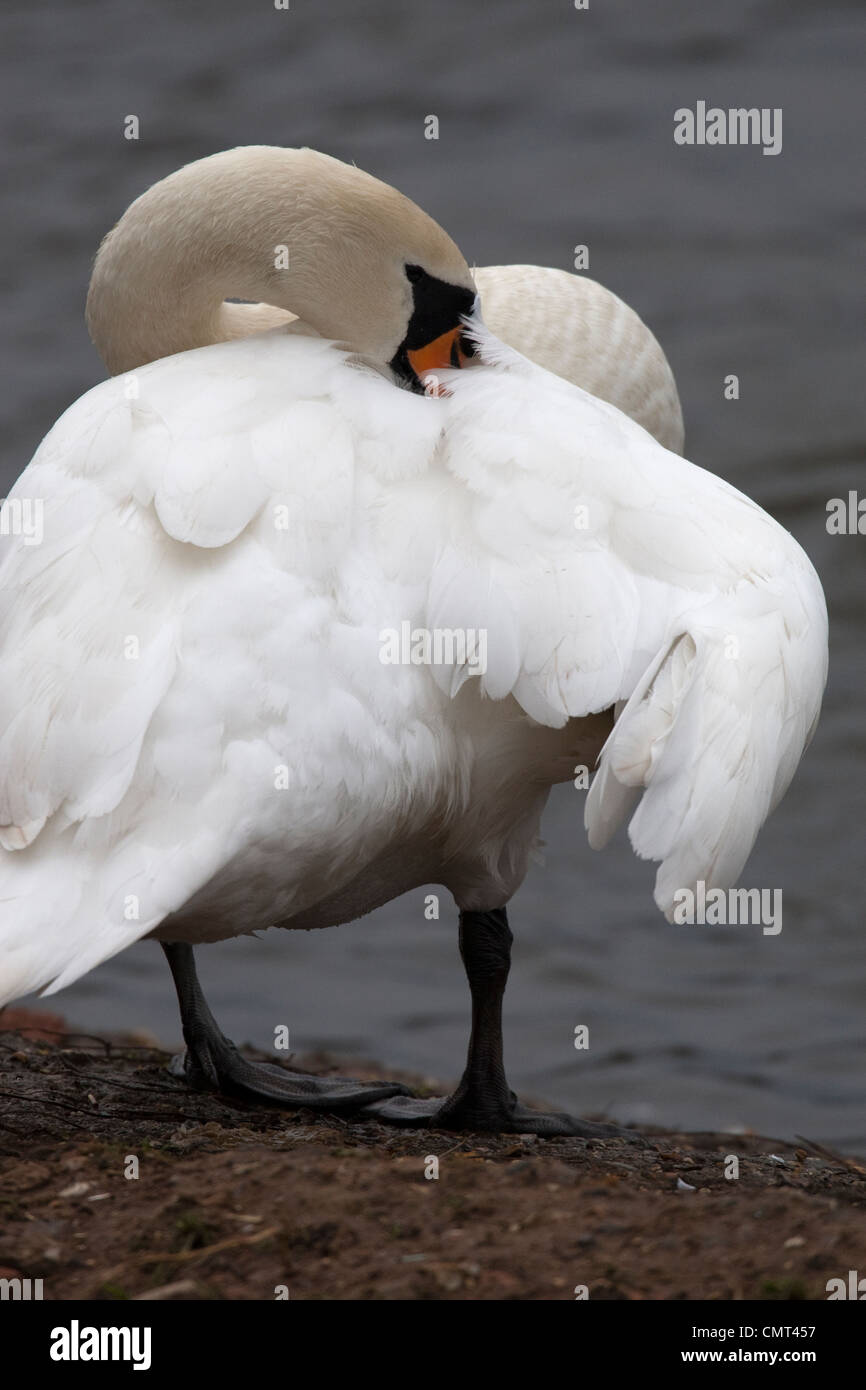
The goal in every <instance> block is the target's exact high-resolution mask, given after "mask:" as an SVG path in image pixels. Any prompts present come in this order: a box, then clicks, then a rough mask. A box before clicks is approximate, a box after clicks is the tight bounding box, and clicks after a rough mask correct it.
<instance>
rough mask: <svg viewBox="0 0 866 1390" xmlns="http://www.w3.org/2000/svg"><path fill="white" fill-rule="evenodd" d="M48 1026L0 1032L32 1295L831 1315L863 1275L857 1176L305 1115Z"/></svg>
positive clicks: (839, 1170)
mask: <svg viewBox="0 0 866 1390" xmlns="http://www.w3.org/2000/svg"><path fill="white" fill-rule="evenodd" d="M16 1021H17V1022H18V1023H22V1022H23V1023H28V1022H32V1020H28V1019H25V1018H23V1017H21V1016H19V1017H18V1018H17V1020H16V1018H15V1016H14V1015H13V1016H11V1017H10V1016H9V1015H7V1016H6V1019H5V1020H2V1019H0V1027H3V1026H8V1025H9V1024H10V1023H13V1022H16ZM62 1027H63V1024H62V1020H60V1019H58V1018H54V1019H52V1018H51V1017H50V1016H46V1015H43V1016H41V1018H40V1022H39V1025H38V1028H37V1030H36V1032H34V1031H32V1030H31V1031H29V1032H24V1033H22V1032H3V1033H0V1277H2V1276H6V1277H14V1276H16V1275H19V1276H21V1277H30V1278H41V1279H42V1280H43V1281H44V1282H43V1288H44V1297H45V1298H46V1299H72V1298H96V1299H141V1298H189V1299H273V1298H274V1297H275V1290H276V1289H277V1288H278V1286H284V1288H285V1289H286V1290H287V1291H288V1294H289V1296H290V1297H291V1298H302V1299H304V1298H315V1299H364V1300H366V1299H407V1298H408V1299H572V1298H574V1296H575V1292H574V1291H575V1287H576V1286H577V1285H585V1286H586V1288H587V1290H588V1293H589V1296H590V1297H591V1298H597V1299H657V1298H665V1299H699V1298H712V1299H743V1298H766V1299H776V1298H784V1299H824V1298H826V1290H825V1286H826V1282H827V1280H828V1279H829V1278H832V1277H836V1276H841V1277H846V1275H847V1271H848V1270H849V1269H858V1268H859V1269H864V1268H866V1165H864V1164H863V1163H861V1162H860V1161H859V1160H858V1161H855V1160H851V1159H844V1158H842V1157H839V1156H836V1155H832V1154H829V1153H827V1152H826V1151H824V1152H821V1151H818V1150H816V1149H815V1148H813V1147H809V1146H807V1145H806V1144H803V1145H800V1146H799V1147H791V1146H790V1145H788V1144H784V1143H782V1142H780V1141H777V1140H769V1139H763V1138H760V1137H758V1136H755V1135H737V1136H733V1135H724V1134H689V1135H686V1134H672V1133H664V1134H659V1133H655V1134H649V1133H647V1134H646V1135H645V1136H643V1138H642V1140H641V1141H640V1142H629V1141H627V1140H607V1141H605V1142H599V1141H592V1142H584V1141H581V1140H576V1139H557V1140H539V1139H535V1138H532V1137H526V1138H524V1137H520V1136H509V1137H506V1138H499V1137H491V1136H488V1135H461V1136H458V1135H448V1134H443V1133H437V1132H433V1131H406V1130H394V1129H391V1128H386V1127H385V1126H382V1125H379V1124H375V1123H372V1122H368V1121H365V1122H352V1121H346V1120H343V1119H337V1118H334V1117H330V1116H324V1117H312V1118H311V1116H310V1115H309V1114H303V1113H301V1112H284V1111H275V1110H271V1109H268V1108H265V1107H261V1106H252V1105H247V1104H244V1103H242V1102H240V1101H238V1102H230V1101H227V1100H224V1099H221V1098H217V1097H213V1096H210V1095H196V1094H192V1093H190V1092H189V1091H187V1090H186V1089H185V1088H184V1086H183V1085H182V1084H181V1083H180V1082H178V1081H176V1080H175V1079H174V1078H172V1077H171V1076H170V1075H169V1074H168V1072H167V1071H166V1061H167V1054H165V1053H164V1052H160V1051H158V1050H157V1049H155V1048H151V1047H146V1046H132V1045H129V1044H128V1043H116V1042H110V1041H108V1040H102V1039H95V1038H88V1037H83V1036H80V1035H75V1034H69V1035H66V1036H64V1035H63V1033H62V1032H61V1031H58V1032H56V1033H54V1035H53V1036H52V1030H53V1029H57V1030H62ZM300 1063H301V1064H302V1065H304V1066H305V1067H307V1068H308V1069H310V1070H317V1071H326V1070H333V1069H335V1068H334V1067H333V1064H332V1063H331V1062H330V1061H329V1059H327V1058H323V1057H318V1058H303V1059H300ZM297 1064H298V1063H297V1062H296V1065H297ZM351 1072H352V1074H354V1075H366V1076H370V1077H373V1076H382V1075H388V1076H392V1075H398V1076H400V1079H404V1080H410V1081H411V1080H412V1078H411V1077H406V1076H405V1075H400V1074H398V1073H393V1072H386V1071H382V1070H381V1069H379V1068H376V1067H373V1066H368V1067H366V1068H360V1067H358V1066H357V1065H356V1064H354V1063H353V1064H352V1066H351ZM730 1155H735V1156H736V1157H737V1158H738V1160H739V1176H738V1177H737V1178H736V1179H729V1178H726V1176H725V1172H726V1167H727V1170H728V1171H731V1169H732V1165H731V1163H730V1159H729V1156H730ZM431 1157H436V1158H438V1165H439V1176H438V1178H428V1177H426V1176H425V1170H428V1171H429V1170H430V1168H431V1166H432V1165H431V1164H430V1162H429V1159H430V1158H431ZM132 1159H135V1160H137V1164H136V1163H133V1162H131V1160H132ZM136 1167H137V1171H138V1176H137V1177H128V1176H125V1174H127V1173H132V1172H134V1171H135V1170H136Z"/></svg>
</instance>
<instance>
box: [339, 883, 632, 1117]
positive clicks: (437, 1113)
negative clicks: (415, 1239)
mask: <svg viewBox="0 0 866 1390" xmlns="http://www.w3.org/2000/svg"><path fill="white" fill-rule="evenodd" d="M511 942H512V935H511V929H510V928H509V926H508V918H507V916H506V912H505V908H504V907H500V908H495V909H494V910H493V911H490V912H461V914H460V954H461V956H462V958H463V964H464V966H465V967H466V975H467V978H468V980H469V989H470V991H471V993H472V1032H471V1034H470V1038H469V1053H468V1056H467V1059H466V1070H465V1071H464V1073H463V1076H462V1078H461V1081H460V1084H459V1085H458V1087H457V1089H456V1091H454V1093H453V1094H452V1095H450V1096H448V1098H447V1099H446V1100H441V1099H432V1100H415V1099H412V1098H409V1097H406V1096H394V1097H392V1098H390V1099H388V1100H382V1101H376V1102H375V1103H373V1104H371V1105H367V1106H365V1107H364V1113H365V1114H368V1115H375V1116H376V1117H377V1118H378V1119H382V1120H390V1121H391V1122H392V1123H393V1124H403V1125H424V1124H427V1125H431V1126H432V1127H433V1128H436V1129H468V1130H487V1131H490V1130H492V1131H494V1132H500V1133H511V1134H541V1135H547V1136H548V1137H554V1136H556V1135H577V1136H578V1137H580V1138H584V1139H597V1138H604V1139H609V1138H611V1137H613V1136H623V1135H625V1136H627V1137H628V1138H632V1139H633V1138H637V1135H635V1134H633V1133H630V1132H629V1131H628V1130H622V1129H619V1128H617V1126H616V1125H599V1124H590V1123H589V1122H588V1121H584V1120H578V1119H575V1118H574V1117H573V1116H571V1115H565V1114H562V1115H560V1114H544V1113H542V1112H541V1111H537V1110H529V1109H527V1107H526V1106H524V1105H520V1104H519V1103H518V1100H517V1097H516V1095H515V1094H514V1092H513V1091H512V1090H511V1089H510V1088H509V1085H508V1081H507V1080H506V1077H505V1067H504V1064H503V1060H502V997H503V995H504V994H505V985H506V982H507V980H508V972H509V969H510V967H511Z"/></svg>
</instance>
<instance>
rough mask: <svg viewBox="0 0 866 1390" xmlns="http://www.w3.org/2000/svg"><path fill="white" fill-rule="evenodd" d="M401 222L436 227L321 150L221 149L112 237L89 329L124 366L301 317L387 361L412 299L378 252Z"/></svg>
mask: <svg viewBox="0 0 866 1390" xmlns="http://www.w3.org/2000/svg"><path fill="white" fill-rule="evenodd" d="M398 217H402V218H403V219H404V220H405V219H406V218H407V217H408V218H410V219H412V218H416V219H417V218H423V219H424V223H425V224H429V225H430V226H431V227H434V228H435V224H434V223H430V220H429V219H428V218H426V216H425V215H424V214H422V213H421V212H420V209H417V208H415V207H414V205H413V204H411V203H409V200H408V199H404V198H403V197H402V196H401V195H400V194H398V193H396V191H395V190H394V189H391V188H388V186H387V185H386V184H382V183H380V182H379V180H378V179H374V178H372V177H371V176H370V175H368V174H364V173H362V172H361V171H360V170H359V169H355V168H354V167H352V166H349V165H345V164H342V163H341V162H340V161H339V160H336V159H332V158H330V156H328V155H323V154H319V153H318V152H317V151H315V150H306V149H301V150H290V149H281V148H277V147H271V146H266V145H265V146H246V147H242V148H240V149H236V150H227V151H224V152H223V153H221V154H216V155H211V156H210V157H209V158H207V159H202V160H199V161H197V162H196V163H194V164H189V165H187V166H186V167H185V168H183V169H179V170H178V171H177V172H176V173H174V174H171V175H169V177H168V178H166V179H163V180H162V181H161V182H160V183H157V184H155V185H154V186H153V187H152V188H150V189H148V191H147V192H146V193H144V194H142V196H141V197H140V198H138V199H137V200H136V201H135V202H134V203H133V204H132V206H131V207H130V208H129V209H128V210H127V211H126V213H124V215H123V217H122V218H121V219H120V221H119V222H118V224H117V226H116V227H115V228H114V229H113V230H112V231H111V232H109V234H108V236H107V237H106V238H105V240H104V241H103V243H102V246H101V247H100V249H99V252H98V254H97V257H96V261H95V264H94V268H93V276H92V278H91V282H90V290H89V293H88V298H87V325H88V328H89V330H90V335H91V337H92V339H93V342H94V344H95V346H96V348H97V350H98V352H99V353H100V356H101V357H102V359H103V361H104V362H105V364H106V366H107V367H108V369H109V371H111V372H112V373H118V372H126V371H131V370H132V369H133V368H135V367H138V366H142V365H143V364H144V363H146V362H151V361H153V360H154V359H156V358H159V357H166V356H169V355H171V354H173V353H177V352H185V351H187V350H188V349H190V348H197V347H204V346H207V345H209V344H211V343H216V342H221V341H224V340H226V339H231V338H237V337H245V336H247V335H248V334H249V333H253V332H261V331H262V330H263V329H264V328H270V327H274V326H276V325H277V324H280V323H289V322H290V321H291V319H292V318H293V317H297V318H299V319H300V320H301V323H300V324H299V325H298V329H299V330H301V331H311V330H312V331H313V332H315V333H318V334H321V335H322V336H323V337H328V338H335V339H339V340H340V341H343V342H346V343H347V345H348V346H350V347H351V348H353V349H354V350H356V351H358V352H363V353H367V354H369V355H371V356H372V357H374V358H380V360H383V361H385V362H387V361H389V360H390V355H391V354H392V353H393V352H394V351H396V349H397V347H398V345H399V341H400V336H401V335H400V333H399V332H398V328H399V326H400V320H401V318H402V316H403V312H404V306H403V305H402V304H398V303H396V302H393V303H392V302H389V301H387V300H386V298H385V296H383V293H382V289H381V284H382V279H383V276H382V269H381V257H382V256H383V254H384V253H383V247H386V246H387V243H388V239H389V231H390V229H391V228H392V227H393V225H394V224H395V222H396V220H397V218H398ZM435 230H436V232H437V233H438V235H439V236H440V237H442V238H444V235H445V234H444V233H442V232H441V229H438V228H436V229H435ZM447 240H448V241H449V244H451V243H450V239H447ZM376 257H379V258H380V259H379V260H376V259H375V258H376ZM377 286H378V288H377ZM401 293H402V291H401ZM406 293H407V295H408V289H407V291H406ZM227 299H241V300H248V301H253V303H252V304H250V303H248V304H226V303H225V301H226V300H227Z"/></svg>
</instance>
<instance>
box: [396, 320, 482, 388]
mask: <svg viewBox="0 0 866 1390" xmlns="http://www.w3.org/2000/svg"><path fill="white" fill-rule="evenodd" d="M462 337H463V328H462V327H458V328H449V330H448V332H447V333H443V334H441V336H440V337H438V338H434V339H433V341H432V343H425V345H424V347H420V348H411V349H409V350H407V352H406V356H407V357H408V359H409V365H410V366H411V368H412V370H413V372H414V373H415V375H416V376H417V378H418V380H419V381H420V382H421V384H422V386H425V387H428V380H427V379H429V378H430V377H431V376H432V377H435V375H436V373H437V372H439V371H441V370H442V368H443V367H462V366H464V365H465V364H466V363H467V362H468V361H469V360H470V357H469V354H468V353H466V352H464V351H463V347H462V343H461V340H462ZM428 391H429V394H430V395H434V396H442V395H445V394H446V393H445V389H444V387H442V386H440V385H439V384H438V382H436V381H431V382H430V383H429V387H428Z"/></svg>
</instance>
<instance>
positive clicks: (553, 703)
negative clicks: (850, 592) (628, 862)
mask: <svg viewBox="0 0 866 1390" xmlns="http://www.w3.org/2000/svg"><path fill="white" fill-rule="evenodd" d="M478 336H479V344H480V361H478V362H476V363H474V364H472V365H471V366H470V367H468V368H466V369H464V370H462V371H459V372H458V371H453V372H447V373H444V374H443V381H444V382H445V384H446V385H447V388H448V390H449V391H450V392H451V394H450V395H449V396H443V397H440V398H426V397H423V396H418V395H414V394H412V393H410V392H406V391H400V390H397V389H395V387H394V385H393V384H392V382H391V381H390V380H388V379H386V378H385V377H384V376H382V375H379V374H377V373H375V372H373V371H371V370H369V369H366V368H364V367H358V366H357V365H352V364H351V363H350V362H349V361H348V360H347V354H346V353H345V352H343V351H341V350H339V349H338V348H336V347H335V346H333V345H332V344H331V343H329V342H328V341H325V340H317V339H312V338H302V337H298V336H293V335H292V334H291V333H290V332H286V331H285V330H283V329H278V330H275V331H273V332H270V333H267V334H265V335H263V336H260V337H253V338H249V339H246V340H243V341H239V342H233V343H225V344H220V345H217V346H212V347H207V348H202V349H199V350H196V351H192V352H187V353H184V354H182V355H179V356H175V357H171V358H167V359H164V360H161V361H157V362H154V363H152V364H151V365H148V366H144V367H141V368H139V369H138V370H137V371H136V372H135V377H134V389H135V391H136V392H137V394H136V395H134V396H133V398H132V399H127V396H128V394H129V392H130V390H131V387H130V382H129V380H128V379H127V378H115V379H114V380H111V381H108V382H106V383H104V384H103V385H100V386H98V387H96V388H95V389H94V390H93V391H91V392H89V393H88V394H87V395H86V396H84V397H83V398H82V399H81V400H80V401H78V402H77V403H76V404H75V405H73V406H72V408H71V409H70V410H69V411H67V412H66V414H65V415H64V416H63V417H62V418H61V419H60V421H59V422H58V423H57V425H56V426H55V427H54V429H53V430H52V431H51V432H50V434H49V435H48V436H47V438H46V439H45V441H44V443H43V444H42V446H41V447H40V449H39V451H38V452H37V454H36V456H35V458H34V459H33V462H32V463H31V464H30V466H29V468H28V469H27V470H26V471H25V473H24V474H23V475H22V477H21V479H20V480H19V482H18V483H17V485H16V487H15V489H14V490H13V493H12V494H11V495H12V496H13V497H15V496H19V497H38V498H43V499H44V502H45V515H44V526H45V539H44V542H43V544H41V545H38V546H28V545H26V544H24V542H23V541H22V539H21V538H19V537H9V538H5V539H4V541H3V546H4V551H5V554H4V558H3V561H2V568H0V588H2V615H0V620H2V630H0V651H2V662H3V686H2V695H0V729H2V738H0V823H2V825H3V826H4V829H3V844H4V845H5V847H6V848H5V850H4V851H3V853H2V858H0V1002H2V1001H5V1000H8V999H10V998H14V997H16V996H17V995H20V994H23V993H24V992H27V991H30V990H33V989H41V988H43V987H46V986H48V987H50V988H51V989H59V988H62V987H63V986H64V985H66V984H69V983H70V982H71V981H73V980H74V979H76V978H77V977H78V976H79V975H81V974H82V973H83V972H84V971H86V970H88V969H90V968H92V967H93V966H95V965H97V964H98V963H99V962H100V961H102V960H105V959H106V958H108V957H109V956H111V955H113V954H115V953H116V952H117V951H120V950H121V949H123V948H124V947H125V946H127V945H129V944H130V943H131V942H133V941H135V940H136V939H138V938H140V937H142V936H144V935H146V934H148V933H150V932H153V931H157V932H159V933H160V934H161V935H162V936H164V937H165V938H167V939H171V940H188V941H200V940H215V939H219V938H222V937H225V936H229V935H234V934H237V933H239V932H248V931H252V930H254V929H257V928H261V927H264V926H268V925H270V924H274V923H277V924H281V925H284V926H288V927H296V926H297V927H308V926H326V925H331V924H335V923H337V922H340V921H347V920H350V919H351V918H353V917H356V916H358V915H359V914H361V913H363V912H365V911H369V910H370V909H372V908H373V907H375V906H377V905H379V904H380V903H382V902H384V901H387V900H389V899H390V898H392V897H394V896H396V895H397V894H398V893H401V892H403V891H406V890H407V889H409V888H412V887H414V886H417V885H419V884H423V883H427V882H441V883H443V884H445V885H446V886H447V887H448V888H450V889H451V890H452V892H453V893H454V895H455V898H456V900H457V902H458V905H459V906H461V907H470V908H471V907H480V908H484V907H494V906H498V905H500V904H502V903H504V902H505V901H507V899H508V897H509V896H510V895H511V893H512V892H513V891H514V890H515V888H516V887H517V886H518V884H519V883H520V881H521V879H522V877H523V875H524V873H525V870H526V865H527V858H528V854H529V851H530V849H531V847H532V843H533V841H534V838H535V836H536V834H537V830H538V822H539V818H540V815H541V811H542V809H543V806H544V802H545V799H546V796H547V792H548V790H549V788H550V786H551V785H553V784H554V783H555V782H557V781H564V780H568V779H570V778H571V777H572V775H573V769H574V765H575V762H580V761H584V762H589V763H590V765H591V764H592V762H594V760H595V755H596V753H597V751H598V748H599V747H600V745H601V743H602V742H603V741H604V738H605V736H606V735H607V733H608V730H609V728H610V721H609V718H608V717H606V716H605V715H604V713H603V712H604V711H607V710H609V709H610V708H611V707H612V706H614V705H616V704H620V703H622V702H625V704H624V709H623V710H622V713H621V715H620V718H619V721H618V722H617V724H616V725H615V727H614V730H613V733H612V734H611V735H610V737H609V738H608V739H607V742H606V743H605V746H604V752H603V754H602V757H601V765H600V771H599V773H598V775H597V777H596V780H595V782H594V784H593V787H592V790H591V791H590V793H589V797H588V800H587V802H586V823H587V827H588V830H589V835H590V841H591V843H593V844H594V845H596V846H600V845H602V844H603V843H605V841H606V840H607V838H608V837H609V835H610V833H611V832H612V830H613V829H614V827H615V826H616V825H617V824H618V823H619V822H620V820H621V819H622V818H623V817H624V816H625V815H626V814H628V812H629V810H631V808H632V806H633V805H634V802H635V801H636V800H638V798H640V799H639V800H638V804H637V809H636V810H635V812H634V814H633V816H632V819H631V824H630V833H631V838H632V843H633V845H634V847H635V850H636V851H637V853H638V854H640V855H641V856H644V857H648V858H651V859H655V860H658V861H660V868H659V871H658V877H657V881H656V900H657V902H658V904H659V906H660V907H661V908H662V910H663V911H665V912H667V913H670V911H671V905H672V901H673V893H674V892H675V890H676V889H677V888H678V887H689V886H693V885H694V883H695V881H696V880H697V879H701V878H702V879H704V880H705V881H706V883H707V884H708V885H713V886H726V885H728V884H731V883H733V882H734V881H735V880H736V878H737V876H738V875H739V873H740V871H741V869H742V867H743V865H744V863H745V860H746V858H747V856H748V854H749V852H750V850H751V847H752V844H753V842H754V839H755V836H756V834H757V831H758V829H759V827H760V825H761V823H762V822H763V820H764V819H765V817H766V815H767V814H768V813H769V811H770V810H771V809H772V806H773V805H774V804H775V803H776V801H777V800H778V798H779V797H780V796H781V795H782V793H783V792H784V790H785V788H786V787H787V785H788V782H789V781H790V778H791V776H792V775H793V772H794V770H795V768H796V765H797V762H798V760H799V758H800V755H801V753H802V751H803V748H804V747H805V745H806V743H807V741H808V738H809V737H810V734H811V731H812V729H813V727H814V724H815V721H816V719H817V715H818V710H819V706H820V700H821V694H822V690H823V686H824V681H825V675H826V612H825V607H824V600H823V595H822V592H821V587H820V584H819V582H818V579H817V577H816V575H815V573H814V570H813V569H812V566H811V565H810V563H809V561H808V559H807V558H806V556H805V555H804V553H803V551H802V550H801V549H800V547H799V546H798V545H797V544H796V542H795V541H794V540H793V539H792V537H791V536H790V535H789V534H788V533H787V532H786V531H784V530H783V529H782V528H781V527H780V526H779V525H777V524H776V523H775V522H774V521H773V520H772V519H771V518H770V517H769V516H768V515H767V514H766V513H765V512H763V511H762V510H761V509H760V508H759V507H757V506H756V505H755V504H754V503H753V502H751V501H749V499H748V498H746V497H744V496H743V495H742V494H741V493H739V492H737V491H736V490H735V489H733V488H732V487H729V486H728V485H727V484H726V483H724V482H723V481H721V480H720V479H718V478H716V477H714V476H713V475H711V474H709V473H707V472H705V471H703V470H702V469H700V468H697V467H695V466H694V465H693V464H690V463H688V462H686V461H684V460H683V459H681V458H679V457H678V456H677V455H675V454H673V453H671V452H669V451H668V450H666V449H665V448H663V447H662V446H661V445H660V444H658V443H657V442H656V441H655V440H654V439H653V438H651V436H650V435H649V434H647V433H646V432H645V431H644V430H643V429H642V428H641V427H640V426H639V425H637V424H635V423H634V422H633V421H631V420H630V419H628V418H627V417H626V416H625V415H623V414H621V413H620V412H619V411H617V410H616V409H614V408H613V407H612V406H609V405H606V404H605V403H603V402H601V401H599V400H597V399H595V398H594V397H592V396H590V395H588V394H587V393H586V392H584V391H582V390H580V389H579V388H578V387H576V386H574V385H572V384H570V383H568V382H566V381H563V380H561V379H559V378H558V377H554V376H553V375H551V374H550V373H549V372H547V371H545V370H543V369H542V368H541V367H538V366H536V365H534V364H532V363H530V362H529V361H527V360H526V359H525V358H523V357H521V356H519V355H518V354H517V353H516V352H514V351H512V350H511V349H509V348H506V347H505V346H504V345H503V344H502V343H500V342H499V341H498V340H496V339H495V338H493V337H492V335H491V334H490V333H489V332H487V331H485V330H484V329H481V328H479V330H478ZM405 620H409V621H411V623H412V625H413V626H417V627H427V628H445V627H447V628H473V629H479V628H482V629H485V630H486V631H487V634H488V667H487V671H486V673H485V674H484V675H483V676H480V677H473V676H472V675H471V673H470V672H468V671H467V670H465V669H464V670H463V671H460V670H455V669H452V668H450V667H444V666H440V667H438V668H437V667H432V668H431V667H429V666H418V665H399V666H394V665H385V664H383V663H382V661H381V660H380V650H381V645H382V643H381V634H382V632H383V630H385V629H389V628H399V627H400V624H401V623H402V622H403V621H405ZM588 716H597V717H593V718H590V717H588ZM25 846H26V847H25Z"/></svg>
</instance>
